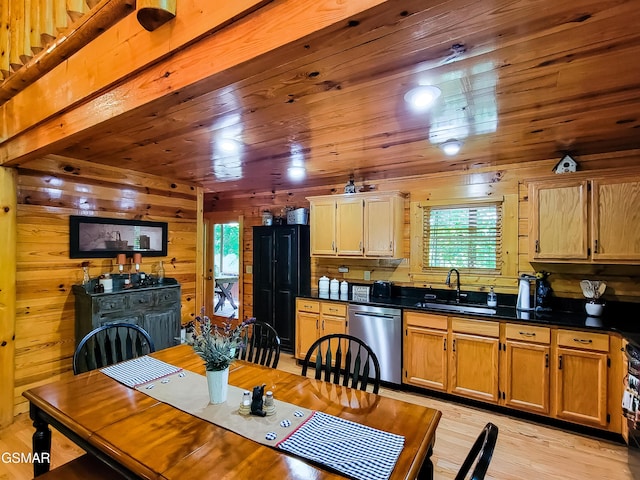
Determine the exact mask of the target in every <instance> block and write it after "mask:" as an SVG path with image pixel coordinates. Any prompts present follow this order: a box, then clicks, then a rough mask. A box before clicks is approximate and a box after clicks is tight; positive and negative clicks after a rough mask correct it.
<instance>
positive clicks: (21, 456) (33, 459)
mask: <svg viewBox="0 0 640 480" xmlns="http://www.w3.org/2000/svg"><path fill="white" fill-rule="evenodd" d="M49 456H50V453H48V452H43V453H31V452H29V453H24V452H2V455H1V456H0V458H2V463H49V462H50V460H49Z"/></svg>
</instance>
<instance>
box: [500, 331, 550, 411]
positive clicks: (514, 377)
mask: <svg viewBox="0 0 640 480" xmlns="http://www.w3.org/2000/svg"><path fill="white" fill-rule="evenodd" d="M550 342H551V330H550V329H549V328H548V327H539V326H534V325H520V324H511V323H508V324H506V325H505V342H504V344H503V345H504V347H503V352H504V354H503V358H504V375H503V376H502V377H503V387H502V392H503V399H502V400H503V403H504V405H506V406H507V407H513V408H518V409H520V410H528V411H530V412H534V413H541V414H544V415H548V414H549V413H550V407H549V405H550V397H549V385H550V375H549V362H550V354H551V347H550Z"/></svg>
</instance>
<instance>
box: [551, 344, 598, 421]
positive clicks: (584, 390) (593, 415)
mask: <svg viewBox="0 0 640 480" xmlns="http://www.w3.org/2000/svg"><path fill="white" fill-rule="evenodd" d="M555 380H556V382H555V385H556V389H555V408H554V410H555V415H556V417H558V418H562V419H565V420H570V421H574V422H578V423H581V424H587V425H589V424H592V425H598V426H606V425H607V354H606V353H601V352H593V351H587V350H574V349H568V348H562V347H559V348H558V358H557V369H556V379H555Z"/></svg>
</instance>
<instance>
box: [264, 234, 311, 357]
mask: <svg viewBox="0 0 640 480" xmlns="http://www.w3.org/2000/svg"><path fill="white" fill-rule="evenodd" d="M310 284H311V257H310V243H309V226H308V225H274V226H259V227H253V315H254V316H255V317H256V320H258V321H262V322H265V323H268V324H270V325H272V326H273V327H274V328H275V329H276V331H277V332H278V336H279V337H280V340H281V342H282V344H281V348H282V350H283V351H285V352H293V347H294V344H295V324H296V318H295V304H296V297H297V296H298V295H309V293H310Z"/></svg>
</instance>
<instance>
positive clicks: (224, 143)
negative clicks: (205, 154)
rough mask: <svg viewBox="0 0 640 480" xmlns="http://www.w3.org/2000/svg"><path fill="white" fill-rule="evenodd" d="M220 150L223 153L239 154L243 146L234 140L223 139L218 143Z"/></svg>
mask: <svg viewBox="0 0 640 480" xmlns="http://www.w3.org/2000/svg"><path fill="white" fill-rule="evenodd" d="M217 143H218V148H220V151H221V152H223V153H238V152H239V151H240V147H241V146H242V144H241V143H240V142H239V141H237V140H234V139H233V138H221V139H220V140H219V141H218V142H217Z"/></svg>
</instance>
